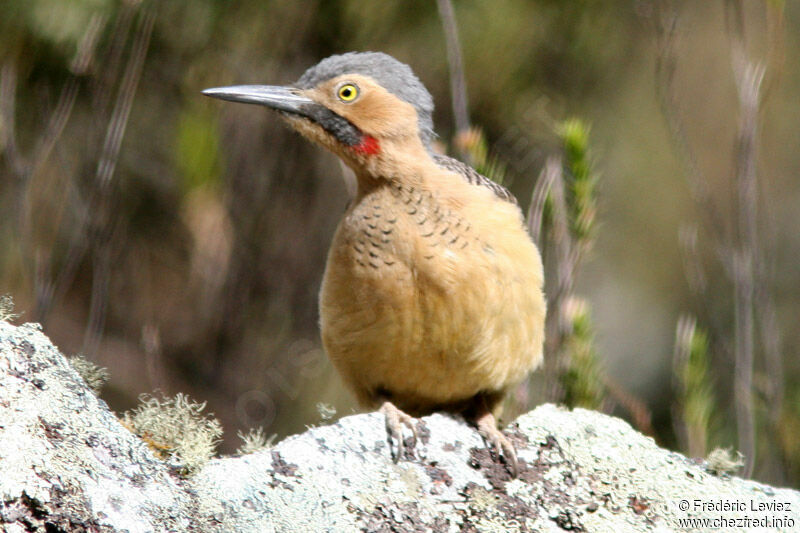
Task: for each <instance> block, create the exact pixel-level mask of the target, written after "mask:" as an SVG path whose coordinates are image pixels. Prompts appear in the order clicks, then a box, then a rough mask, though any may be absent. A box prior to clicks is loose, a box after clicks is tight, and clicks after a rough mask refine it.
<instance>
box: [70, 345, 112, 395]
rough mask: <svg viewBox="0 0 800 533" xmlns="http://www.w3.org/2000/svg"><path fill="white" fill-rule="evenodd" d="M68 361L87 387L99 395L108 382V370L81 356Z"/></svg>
mask: <svg viewBox="0 0 800 533" xmlns="http://www.w3.org/2000/svg"><path fill="white" fill-rule="evenodd" d="M68 360H69V363H70V364H71V365H72V368H74V369H75V371H76V372H77V373H78V374H80V376H81V378H82V379H83V381H85V382H86V385H88V386H89V388H90V389H92V392H94V393H95V394H98V393H99V392H100V389H102V388H103V385H105V384H106V382H107V381H108V370H107V369H105V368H103V367H101V366H97V365H96V364H94V363H92V362H91V361H89V360H88V359H86V358H85V357H84V356H83V355H80V354H78V355H75V356H73V357H70V358H69V359H68Z"/></svg>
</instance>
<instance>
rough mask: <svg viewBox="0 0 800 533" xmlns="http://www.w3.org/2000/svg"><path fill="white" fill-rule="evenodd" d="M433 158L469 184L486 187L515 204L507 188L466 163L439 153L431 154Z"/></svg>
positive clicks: (514, 199) (502, 198) (515, 201)
mask: <svg viewBox="0 0 800 533" xmlns="http://www.w3.org/2000/svg"><path fill="white" fill-rule="evenodd" d="M433 160H434V161H435V162H436V164H437V165H439V166H440V167H442V168H445V169H447V170H449V171H450V172H455V173H456V174H459V175H460V176H461V177H462V178H464V179H465V180H466V181H467V183H469V184H471V185H479V186H481V187H488V188H489V189H491V190H492V192H493V193H494V194H495V196H497V197H498V198H500V199H501V200H505V201H506V202H511V203H512V204H515V205H517V199H516V198H514V195H513V194H511V193H510V192H509V190H508V189H506V188H505V187H503V186H502V185H500V184H499V183H496V182H494V181H492V180H490V179H489V178H487V177H486V176H484V175H483V174H480V173H478V171H477V170H475V169H474V168H472V167H471V166H469V165H467V164H466V163H462V162H461V161H459V160H458V159H453V158H452V157H448V156H446V155H441V154H433Z"/></svg>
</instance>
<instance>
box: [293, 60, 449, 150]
mask: <svg viewBox="0 0 800 533" xmlns="http://www.w3.org/2000/svg"><path fill="white" fill-rule="evenodd" d="M351 73H352V74H361V75H363V76H369V77H370V78H372V79H374V80H375V81H377V82H378V83H379V84H380V85H381V86H382V87H383V88H385V89H386V90H387V91H389V92H391V93H392V94H394V95H395V96H397V97H398V98H400V99H402V100H404V101H406V102H408V103H409V104H411V105H412V106H414V108H415V109H416V110H417V117H418V121H419V131H420V137H421V138H422V142H423V144H424V145H425V146H426V147H430V144H431V141H432V140H433V138H434V137H435V135H436V134H435V133H434V132H433V117H432V115H433V98H432V97H431V93H429V92H428V90H427V89H426V88H425V86H424V85H422V82H421V81H419V78H417V77H416V76H415V75H414V72H413V71H412V70H411V68H410V67H409V66H408V65H406V64H405V63H401V62H400V61H398V60H396V59H395V58H393V57H392V56H389V55H386V54H384V53H381V52H349V53H347V54H341V55H335V56H331V57H328V58H326V59H323V60H322V61H320V62H319V63H317V64H316V65H314V66H313V67H311V68H309V69H308V70H306V71H305V72H304V73H303V75H302V76H300V79H299V80H297V83H296V84H295V85H296V86H297V87H299V88H300V89H310V88H312V87H315V86H317V85H319V84H320V83H322V82H323V81H325V80H329V79H331V78H335V77H336V76H340V75H342V74H351Z"/></svg>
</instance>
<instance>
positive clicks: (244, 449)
mask: <svg viewBox="0 0 800 533" xmlns="http://www.w3.org/2000/svg"><path fill="white" fill-rule="evenodd" d="M237 435H238V436H239V438H240V439H242V445H241V446H239V448H238V449H237V450H236V455H247V454H249V453H254V452H258V451H261V450H267V449H269V448H271V447H272V443H273V441H275V437H277V434H275V433H273V434H272V435H270V436H269V437H268V436H267V435H266V433H264V428H258V429H254V428H250V429H249V430H248V431H247V433H242V432H241V431H239V432H238V433H237Z"/></svg>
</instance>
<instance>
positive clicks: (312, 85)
mask: <svg viewBox="0 0 800 533" xmlns="http://www.w3.org/2000/svg"><path fill="white" fill-rule="evenodd" d="M203 94H205V95H207V96H212V97H214V98H221V99H223V100H230V101H233V102H243V103H249V104H259V105H263V106H266V107H270V108H272V109H275V110H277V111H279V112H280V113H281V114H282V115H283V117H284V118H285V119H286V121H287V122H288V123H289V124H290V125H291V126H292V127H293V128H294V129H296V130H297V131H299V132H300V133H301V134H303V135H304V136H305V137H307V138H308V139H310V140H312V141H314V142H316V143H319V144H321V145H322V146H325V147H326V148H328V149H329V150H331V151H332V152H334V153H335V154H337V155H338V156H339V157H341V158H342V159H343V160H344V161H345V163H347V164H348V165H349V166H351V167H352V168H353V169H354V170H355V171H356V173H359V171H360V170H361V169H364V168H374V167H375V164H374V162H375V161H376V160H385V159H386V156H387V155H389V156H391V153H392V152H394V151H398V150H399V151H401V152H405V153H408V152H409V150H411V151H412V152H413V151H422V152H425V151H430V144H431V141H432V140H433V137H434V133H433V121H432V118H431V115H432V113H433V99H432V98H431V95H430V93H428V91H427V89H425V86H423V85H422V83H421V82H420V81H419V79H418V78H417V77H416V76H415V75H414V73H413V72H412V71H411V69H410V68H409V67H408V65H405V64H403V63H401V62H399V61H397V60H396V59H394V58H393V57H391V56H388V55H386V54H383V53H378V52H361V53H358V52H351V53H348V54H342V55H335V56H331V57H329V58H327V59H324V60H322V61H321V62H320V63H318V64H317V65H315V66H313V67H311V68H309V69H308V70H307V71H306V72H305V73H304V74H303V75H302V76H301V77H300V79H299V80H297V82H296V83H294V84H293V85H290V86H272V85H237V86H232V87H220V88H215V89H206V90H205V91H203Z"/></svg>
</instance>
